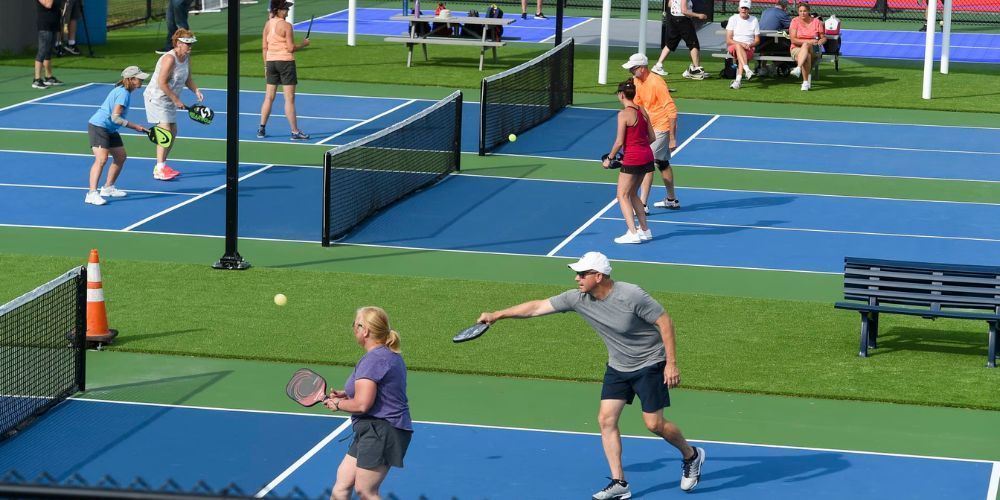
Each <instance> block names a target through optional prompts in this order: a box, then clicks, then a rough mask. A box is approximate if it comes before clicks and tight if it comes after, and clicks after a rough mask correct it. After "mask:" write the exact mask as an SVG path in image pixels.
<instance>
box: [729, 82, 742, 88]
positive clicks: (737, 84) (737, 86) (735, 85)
mask: <svg viewBox="0 0 1000 500" xmlns="http://www.w3.org/2000/svg"><path fill="white" fill-rule="evenodd" d="M741 86H742V85H741V84H740V81H739V80H733V83H730V84H729V88H731V89H733V90H739V89H740V87H741Z"/></svg>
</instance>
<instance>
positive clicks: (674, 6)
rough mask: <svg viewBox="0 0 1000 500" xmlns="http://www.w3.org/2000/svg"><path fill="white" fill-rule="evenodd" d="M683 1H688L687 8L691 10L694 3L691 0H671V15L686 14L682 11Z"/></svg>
mask: <svg viewBox="0 0 1000 500" xmlns="http://www.w3.org/2000/svg"><path fill="white" fill-rule="evenodd" d="M681 2H687V10H689V11H690V10H691V9H692V8H693V5H692V4H691V0H670V15H671V16H676V17H680V16H683V15H684V14H683V13H682V12H681Z"/></svg>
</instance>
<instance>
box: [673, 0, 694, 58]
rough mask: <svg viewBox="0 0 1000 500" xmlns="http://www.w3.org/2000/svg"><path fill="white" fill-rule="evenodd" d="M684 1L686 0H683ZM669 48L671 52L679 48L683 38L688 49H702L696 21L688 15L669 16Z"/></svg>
mask: <svg viewBox="0 0 1000 500" xmlns="http://www.w3.org/2000/svg"><path fill="white" fill-rule="evenodd" d="M682 1H684V0H682ZM667 23H668V26H667V29H668V30H669V31H668V33H667V48H668V49H670V52H673V51H675V50H677V46H678V45H680V43H681V40H684V45H686V46H687V48H688V49H700V48H701V45H699V44H698V30H697V29H695V27H694V21H692V20H691V18H690V17H687V16H670V15H668V16H667Z"/></svg>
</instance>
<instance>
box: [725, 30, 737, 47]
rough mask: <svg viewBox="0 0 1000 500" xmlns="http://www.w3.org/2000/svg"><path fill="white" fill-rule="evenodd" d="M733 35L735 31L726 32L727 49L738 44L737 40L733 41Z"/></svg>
mask: <svg viewBox="0 0 1000 500" xmlns="http://www.w3.org/2000/svg"><path fill="white" fill-rule="evenodd" d="M733 33H734V31H733V30H729V29H727V30H726V47H728V46H730V45H735V44H736V40H733Z"/></svg>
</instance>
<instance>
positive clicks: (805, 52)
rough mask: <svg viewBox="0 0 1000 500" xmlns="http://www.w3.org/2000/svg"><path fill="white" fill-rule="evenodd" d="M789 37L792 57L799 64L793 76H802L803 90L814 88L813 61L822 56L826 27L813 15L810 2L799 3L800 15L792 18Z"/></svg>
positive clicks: (793, 71)
mask: <svg viewBox="0 0 1000 500" xmlns="http://www.w3.org/2000/svg"><path fill="white" fill-rule="evenodd" d="M788 38H790V39H791V41H792V51H791V53H792V57H793V58H794V59H795V62H796V64H797V66H796V67H795V69H793V70H792V76H795V77H798V76H800V75H801V76H802V90H809V89H810V88H812V75H810V73H811V72H812V67H813V62H814V61H816V60H818V58H820V57H822V56H823V54H822V52H821V49H820V47H822V46H823V44H825V43H826V28H825V27H824V26H823V22H822V21H820V20H819V19H818V18H815V17H812V14H811V13H810V9H809V4H807V3H800V4H799V15H798V17H796V18H795V19H792V24H791V26H790V27H789V29H788Z"/></svg>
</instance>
